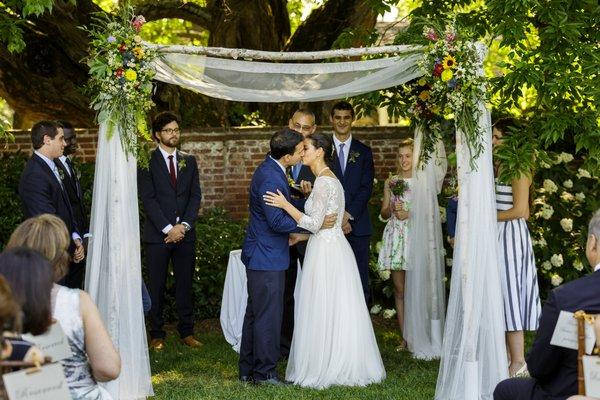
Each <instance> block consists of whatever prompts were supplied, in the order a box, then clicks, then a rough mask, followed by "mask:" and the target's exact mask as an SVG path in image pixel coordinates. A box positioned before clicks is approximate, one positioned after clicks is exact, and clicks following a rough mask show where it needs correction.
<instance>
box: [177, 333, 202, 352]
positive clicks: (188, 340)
mask: <svg viewBox="0 0 600 400" xmlns="http://www.w3.org/2000/svg"><path fill="white" fill-rule="evenodd" d="M181 343H183V344H185V345H186V346H189V347H193V348H195V349H197V348H198V347H202V343H200V342H199V341H198V340H196V338H195V337H193V336H192V335H190V336H186V337H184V338H183V339H181Z"/></svg>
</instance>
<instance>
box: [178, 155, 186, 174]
mask: <svg viewBox="0 0 600 400" xmlns="http://www.w3.org/2000/svg"><path fill="white" fill-rule="evenodd" d="M184 168H185V158H183V157H181V158H180V159H179V160H178V161H177V170H178V171H181V170H182V169H184Z"/></svg>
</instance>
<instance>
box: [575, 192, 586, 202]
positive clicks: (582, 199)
mask: <svg viewBox="0 0 600 400" xmlns="http://www.w3.org/2000/svg"><path fill="white" fill-rule="evenodd" d="M575 198H576V199H577V200H579V201H584V200H585V194H583V193H582V192H579V193H577V194H576V195H575Z"/></svg>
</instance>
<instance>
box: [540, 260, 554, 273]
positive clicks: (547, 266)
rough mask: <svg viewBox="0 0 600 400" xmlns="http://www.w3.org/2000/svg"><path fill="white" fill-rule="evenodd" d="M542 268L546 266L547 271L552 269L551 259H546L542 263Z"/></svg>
mask: <svg viewBox="0 0 600 400" xmlns="http://www.w3.org/2000/svg"><path fill="white" fill-rule="evenodd" d="M542 268H544V269H545V270H546V271H550V270H551V269H552V264H551V263H550V261H547V260H546V261H544V262H543V263H542Z"/></svg>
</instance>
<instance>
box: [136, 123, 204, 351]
mask: <svg viewBox="0 0 600 400" xmlns="http://www.w3.org/2000/svg"><path fill="white" fill-rule="evenodd" d="M179 133H180V130H179V117H178V116H176V115H175V114H173V113H171V112H162V113H160V114H158V115H157V116H156V117H155V118H154V120H153V122H152V135H153V137H154V139H155V140H156V141H157V142H158V146H157V148H156V150H154V151H152V154H151V155H150V166H149V168H148V169H144V168H139V169H138V190H139V196H140V199H141V200H142V204H143V206H144V212H145V216H146V220H145V224H144V232H143V241H144V248H145V250H146V263H147V266H148V277H149V281H148V289H149V292H150V299H151V301H152V308H151V309H150V313H149V314H150V327H151V328H150V338H151V341H150V348H151V349H153V350H156V351H160V350H162V349H163V348H164V346H165V336H166V333H165V331H164V330H163V324H164V319H163V307H164V297H165V290H166V282H167V271H168V267H169V262H171V263H172V265H173V273H174V275H175V302H176V304H177V314H178V318H179V322H178V324H177V330H178V331H179V336H180V337H181V340H182V342H183V343H184V344H185V345H187V346H190V347H200V346H201V345H202V344H201V343H200V342H199V341H198V340H196V339H195V338H194V336H193V334H194V308H193V302H192V278H193V272H194V265H195V259H196V230H195V222H196V218H197V217H198V210H199V209H200V201H201V199H202V193H201V191H200V182H199V175H198V165H197V163H196V158H195V157H194V156H192V155H189V154H185V153H182V152H180V151H178V150H177V146H178V145H179V138H180V135H179Z"/></svg>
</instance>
